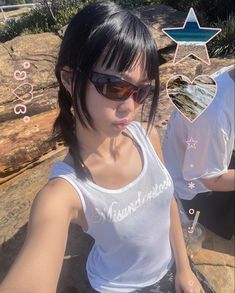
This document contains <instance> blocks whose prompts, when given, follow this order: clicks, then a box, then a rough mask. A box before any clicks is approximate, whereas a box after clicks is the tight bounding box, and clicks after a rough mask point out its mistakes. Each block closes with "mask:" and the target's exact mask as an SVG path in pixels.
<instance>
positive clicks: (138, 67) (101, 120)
mask: <svg viewBox="0 0 235 293" xmlns="http://www.w3.org/2000/svg"><path fill="white" fill-rule="evenodd" d="M100 63H101V62H100ZM100 63H98V64H97V65H96V66H95V67H94V69H93V71H95V72H99V73H103V74H110V75H114V76H118V77H121V78H122V79H124V80H126V81H128V82H130V83H132V84H134V85H137V86H140V85H146V84H149V82H150V81H149V80H148V78H147V74H146V72H145V71H144V70H143V68H144V57H142V58H139V60H138V62H136V64H135V65H134V66H133V68H131V69H129V70H128V71H126V72H122V73H119V72H117V71H116V70H115V68H114V67H111V68H109V69H106V68H105V67H103V66H102V65H101V64H100ZM86 104H87V109H88V112H89V113H90V115H91V117H92V119H93V121H94V125H95V127H96V130H97V132H98V133H99V135H101V136H102V137H104V138H105V137H116V136H118V135H119V134H120V133H121V131H122V130H124V129H125V126H124V128H123V127H122V126H121V125H119V126H117V125H115V124H117V123H120V121H123V120H126V122H128V123H130V122H131V121H132V120H134V117H135V116H136V114H137V112H138V111H139V110H140V108H141V107H142V106H141V105H140V104H138V103H136V102H135V101H134V99H133V95H130V96H129V97H128V98H127V99H126V100H125V101H113V100H109V99H108V98H106V97H105V96H103V95H101V94H100V93H99V92H98V91H97V90H96V88H95V86H94V85H93V84H92V82H91V81H90V80H88V86H87V93H86ZM98 133H97V134H98Z"/></svg>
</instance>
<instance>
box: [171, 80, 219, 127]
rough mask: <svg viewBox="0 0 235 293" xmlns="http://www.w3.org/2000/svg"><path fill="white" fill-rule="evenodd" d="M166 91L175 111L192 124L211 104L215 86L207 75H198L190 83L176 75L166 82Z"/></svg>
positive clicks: (215, 89)
mask: <svg viewBox="0 0 235 293" xmlns="http://www.w3.org/2000/svg"><path fill="white" fill-rule="evenodd" d="M166 90H167V95H168V97H169V98H170V100H171V101H172V103H173V105H174V106H175V107H176V109H177V110H178V111H179V112H180V113H181V114H182V115H183V116H184V117H185V118H186V119H188V120H189V121H190V122H191V123H192V122H194V121H195V120H196V119H197V118H198V117H199V116H200V115H201V114H202V113H203V112H204V111H205V110H206V109H207V108H208V107H209V105H210V104H211V103H212V101H213V99H214V97H215V95H216V92H217V84H216V82H215V80H214V79H213V78H212V77H210V76H208V75H198V76H197V77H195V79H194V80H193V81H192V82H191V81H190V80H189V79H188V78H187V77H186V76H184V75H176V76H173V77H171V78H170V79H169V80H168V82H167V85H166Z"/></svg>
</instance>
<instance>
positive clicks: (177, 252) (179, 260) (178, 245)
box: [170, 197, 190, 271]
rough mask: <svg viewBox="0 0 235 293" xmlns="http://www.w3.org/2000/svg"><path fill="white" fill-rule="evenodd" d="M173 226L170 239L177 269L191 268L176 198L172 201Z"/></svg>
mask: <svg viewBox="0 0 235 293" xmlns="http://www.w3.org/2000/svg"><path fill="white" fill-rule="evenodd" d="M170 215H171V227H170V241H171V246H172V250H173V253H174V258H175V262H176V270H177V271H183V270H186V269H190V265H189V260H188V255H187V251H186V246H185V242H184V236H183V231H182V227H181V222H180V217H179V212H178V206H177V203H176V200H175V198H174V197H173V198H172V201H171V212H170Z"/></svg>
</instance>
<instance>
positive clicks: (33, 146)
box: [0, 110, 57, 184]
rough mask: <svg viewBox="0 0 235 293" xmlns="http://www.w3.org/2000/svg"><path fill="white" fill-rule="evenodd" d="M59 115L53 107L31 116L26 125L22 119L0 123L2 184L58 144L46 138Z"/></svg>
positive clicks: (0, 170) (0, 173) (0, 171)
mask: <svg viewBox="0 0 235 293" xmlns="http://www.w3.org/2000/svg"><path fill="white" fill-rule="evenodd" d="M56 116H57V110H53V111H50V112H45V113H41V114H38V115H34V116H32V117H31V119H30V121H29V122H28V123H27V124H26V123H25V122H24V121H23V120H22V119H20V120H19V119H17V120H11V121H8V122H3V123H1V124H0V132H1V138H0V145H1V148H0V157H1V160H0V177H1V179H0V184H1V183H3V182H5V181H6V180H9V177H10V176H14V174H15V173H16V172H18V171H20V170H21V171H23V169H24V167H27V168H30V163H32V162H34V161H36V160H38V159H39V158H40V157H41V156H42V155H43V154H46V153H48V152H49V151H51V150H52V148H54V147H55V142H53V141H51V142H47V140H48V138H49V137H50V136H51V133H52V125H53V122H54V120H55V118H56Z"/></svg>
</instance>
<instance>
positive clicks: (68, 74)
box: [60, 66, 73, 96]
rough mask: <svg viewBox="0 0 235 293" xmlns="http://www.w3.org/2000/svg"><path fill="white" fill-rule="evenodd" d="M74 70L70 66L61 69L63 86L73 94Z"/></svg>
mask: <svg viewBox="0 0 235 293" xmlns="http://www.w3.org/2000/svg"><path fill="white" fill-rule="evenodd" d="M72 73H73V72H72V70H71V69H70V68H69V67H68V66H65V67H63V69H62V70H61V71H60V78H61V81H62V83H63V86H64V87H65V88H66V90H67V91H68V92H69V93H70V95H71V96H72Z"/></svg>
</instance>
